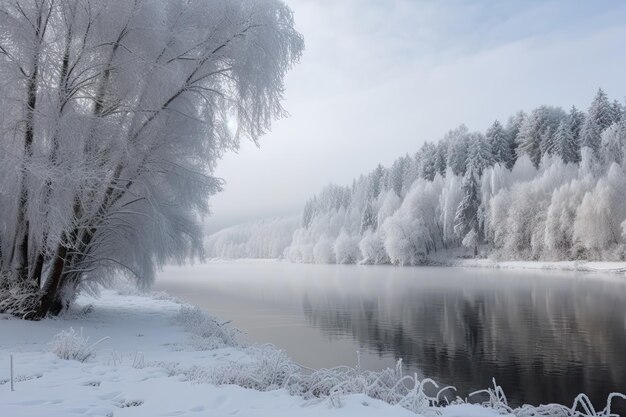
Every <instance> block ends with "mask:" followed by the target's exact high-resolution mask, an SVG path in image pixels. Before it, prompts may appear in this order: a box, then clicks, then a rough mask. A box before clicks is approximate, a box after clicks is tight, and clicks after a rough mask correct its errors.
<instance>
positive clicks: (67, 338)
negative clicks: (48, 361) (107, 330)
mask: <svg viewBox="0 0 626 417" xmlns="http://www.w3.org/2000/svg"><path fill="white" fill-rule="evenodd" d="M107 339H108V337H105V338H102V339H100V340H98V341H97V342H96V343H93V344H89V338H88V337H84V336H83V329H82V328H81V329H80V333H77V332H76V331H75V330H74V329H73V328H71V327H70V329H69V330H67V331H65V330H62V331H61V333H58V334H56V335H55V336H54V339H53V340H52V342H51V343H50V345H51V351H52V353H54V354H55V355H57V356H58V357H59V358H60V359H65V360H75V361H79V362H85V361H86V360H87V359H89V358H90V357H92V356H93V355H94V354H95V347H96V346H97V345H98V344H99V343H101V342H103V341H105V340H107Z"/></svg>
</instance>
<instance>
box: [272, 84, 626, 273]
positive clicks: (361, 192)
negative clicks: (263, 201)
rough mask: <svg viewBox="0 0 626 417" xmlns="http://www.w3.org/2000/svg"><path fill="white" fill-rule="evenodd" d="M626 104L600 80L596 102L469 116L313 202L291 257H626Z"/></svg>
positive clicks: (401, 260) (408, 261)
mask: <svg viewBox="0 0 626 417" xmlns="http://www.w3.org/2000/svg"><path fill="white" fill-rule="evenodd" d="M625 145H626V107H625V106H624V105H623V104H621V103H620V102H619V101H617V100H615V101H611V100H610V99H609V98H608V96H607V95H606V93H605V92H604V91H603V90H602V89H600V90H599V91H598V92H597V94H596V96H595V98H594V99H593V101H592V102H591V104H590V106H589V108H588V109H587V111H585V112H583V111H581V110H579V109H577V108H576V107H572V108H571V109H570V110H569V111H565V110H563V109H562V108H560V107H552V106H540V107H538V108H536V109H533V110H532V111H530V112H528V113H526V112H522V111H520V112H518V113H516V114H514V115H513V116H511V117H510V118H509V119H508V120H507V121H506V122H505V123H502V122H500V121H497V120H496V121H494V122H493V124H492V125H491V126H489V128H488V129H487V130H486V131H485V132H484V133H482V132H471V131H469V129H468V128H467V127H466V126H460V127H458V128H456V129H453V130H451V131H449V132H448V133H447V134H446V135H445V136H444V137H443V138H442V139H441V140H440V141H438V142H437V143H430V142H426V143H425V144H424V145H423V146H422V147H421V149H420V150H419V151H418V152H416V153H415V154H414V155H408V154H407V155H405V156H403V157H400V158H398V159H397V160H396V161H395V162H394V163H393V164H392V165H391V166H390V167H387V168H385V167H383V166H381V165H379V166H378V167H376V168H375V169H374V170H373V171H372V172H370V173H369V174H367V175H362V176H360V177H359V178H358V179H355V180H354V182H353V183H352V184H351V185H350V186H337V185H329V186H328V187H326V188H325V189H324V190H322V192H320V193H319V194H318V195H316V196H314V197H313V198H311V199H310V200H309V201H307V202H306V204H305V206H304V210H303V215H302V225H301V227H300V228H299V229H298V230H297V231H296V232H295V233H294V235H293V239H292V243H291V245H289V247H287V248H286V250H285V252H284V255H285V256H286V257H288V258H289V259H291V260H293V261H297V262H320V263H335V262H336V263H357V262H361V263H373V264H384V263H392V264H398V265H415V264H420V263H424V262H428V261H429V259H431V258H432V257H433V256H436V254H437V253H441V251H446V253H448V252H449V251H450V250H453V249H456V250H457V252H458V251H459V249H458V248H466V249H465V250H466V251H467V252H464V251H461V252H459V253H460V254H463V253H468V255H470V256H475V255H478V254H479V252H482V254H483V255H492V256H495V257H497V258H500V259H512V260H513V259H518V260H538V259H552V260H563V259H601V260H623V259H625V258H626V239H625V236H624V233H625V229H626V222H625V220H626V200H625V199H624V198H623V196H624V195H626V194H625V193H626V174H625V166H624V151H625V148H624V147H625Z"/></svg>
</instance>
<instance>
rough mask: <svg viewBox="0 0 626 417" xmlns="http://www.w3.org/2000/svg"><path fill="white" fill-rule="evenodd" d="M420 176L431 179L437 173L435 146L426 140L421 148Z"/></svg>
mask: <svg viewBox="0 0 626 417" xmlns="http://www.w3.org/2000/svg"><path fill="white" fill-rule="evenodd" d="M421 156H422V158H421V164H420V177H421V178H424V179H426V180H428V181H432V180H433V179H434V178H435V175H436V174H437V147H436V146H435V145H433V144H432V143H430V142H426V143H425V144H424V146H422V150H421Z"/></svg>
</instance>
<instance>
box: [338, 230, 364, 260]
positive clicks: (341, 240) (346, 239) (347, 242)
mask: <svg viewBox="0 0 626 417" xmlns="http://www.w3.org/2000/svg"><path fill="white" fill-rule="evenodd" d="M333 249H334V251H335V259H336V260H337V263H340V264H354V263H356V262H357V261H358V259H359V241H358V238H355V237H353V236H350V235H348V233H347V232H346V231H345V230H342V231H341V233H340V234H339V236H338V237H337V240H336V241H335V245H334V247H333Z"/></svg>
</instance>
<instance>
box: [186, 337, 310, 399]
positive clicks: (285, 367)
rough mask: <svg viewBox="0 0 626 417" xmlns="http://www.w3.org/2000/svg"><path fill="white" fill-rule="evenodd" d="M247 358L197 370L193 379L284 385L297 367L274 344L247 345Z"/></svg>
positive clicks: (257, 387) (270, 386)
mask: <svg viewBox="0 0 626 417" xmlns="http://www.w3.org/2000/svg"><path fill="white" fill-rule="evenodd" d="M246 353H248V354H249V355H250V356H251V359H252V360H250V361H238V362H230V363H228V364H227V365H223V366H218V367H217V368H215V369H212V370H210V372H206V373H202V372H199V373H196V377H195V378H194V379H196V380H199V381H202V382H210V383H212V384H215V385H231V384H232V385H238V386H240V387H244V388H250V389H255V390H257V391H272V390H275V389H280V388H283V387H284V386H285V385H286V384H287V382H288V381H289V379H290V378H291V377H292V376H293V375H295V374H296V373H297V372H299V371H300V367H299V366H298V365H297V364H296V363H294V362H293V361H292V360H291V359H290V358H289V356H287V354H285V352H284V351H283V350H280V349H276V348H275V347H274V346H273V345H270V344H267V345H263V346H252V347H248V348H247V349H246Z"/></svg>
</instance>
